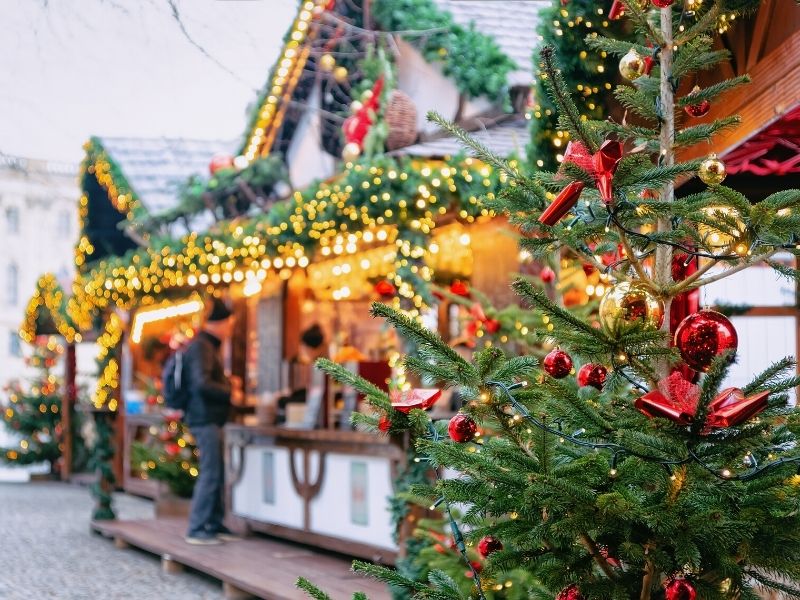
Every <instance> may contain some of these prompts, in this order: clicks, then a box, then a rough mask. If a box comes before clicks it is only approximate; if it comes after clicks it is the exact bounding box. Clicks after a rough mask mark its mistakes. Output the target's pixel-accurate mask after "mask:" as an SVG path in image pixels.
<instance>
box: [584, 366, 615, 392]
mask: <svg viewBox="0 0 800 600" xmlns="http://www.w3.org/2000/svg"><path fill="white" fill-rule="evenodd" d="M607 375H608V369H606V368H605V367H604V366H603V365H597V364H594V363H587V364H585V365H583V366H582V367H581V368H580V369H578V385H579V386H581V387H586V386H587V385H590V386H592V387H594V388H597V389H598V390H602V389H603V384H604V383H605V382H606V376H607Z"/></svg>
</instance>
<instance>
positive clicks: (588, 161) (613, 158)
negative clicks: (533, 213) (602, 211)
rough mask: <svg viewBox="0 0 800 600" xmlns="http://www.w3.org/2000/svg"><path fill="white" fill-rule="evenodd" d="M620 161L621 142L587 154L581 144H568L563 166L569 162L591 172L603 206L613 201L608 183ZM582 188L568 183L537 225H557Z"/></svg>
mask: <svg viewBox="0 0 800 600" xmlns="http://www.w3.org/2000/svg"><path fill="white" fill-rule="evenodd" d="M621 159H622V142H617V141H615V140H606V141H605V142H603V144H602V145H601V146H600V149H599V150H598V151H597V152H595V153H594V154H589V151H588V150H587V149H586V147H585V146H584V145H583V144H581V143H580V142H575V141H572V142H570V143H569V144H567V150H566V152H564V160H563V163H572V164H574V165H577V166H578V167H580V168H581V169H583V170H584V171H588V172H589V173H591V174H592V175H593V176H594V181H595V185H596V186H597V190H598V191H599V192H600V198H602V199H603V202H605V203H606V204H611V201H612V199H613V196H612V185H611V182H612V179H613V178H614V172H615V171H616V170H617V165H618V164H619V161H620V160H621ZM584 187H585V185H584V183H583V182H582V181H573V182H571V183H569V184H568V185H567V186H566V187H565V188H564V189H563V190H561V192H559V194H558V196H556V199H555V200H553V202H552V203H551V204H550V206H548V207H547V209H545V211H544V212H543V213H542V214H541V215H540V216H539V222H540V223H544V224H545V225H551V226H552V225H555V224H556V223H558V221H559V220H560V219H561V218H562V217H563V216H564V215H566V214H567V213H568V212H569V211H570V209H571V208H572V207H573V206H575V203H576V202H577V201H578V198H579V197H580V195H581V192H582V191H583V188H584Z"/></svg>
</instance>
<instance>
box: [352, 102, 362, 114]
mask: <svg viewBox="0 0 800 600" xmlns="http://www.w3.org/2000/svg"><path fill="white" fill-rule="evenodd" d="M362 108H364V105H363V104H362V103H361V101H360V100H353V101H352V102H351V103H350V112H351V113H352V114H354V115H355V114H358V113H359V112H360V111H361V109H362Z"/></svg>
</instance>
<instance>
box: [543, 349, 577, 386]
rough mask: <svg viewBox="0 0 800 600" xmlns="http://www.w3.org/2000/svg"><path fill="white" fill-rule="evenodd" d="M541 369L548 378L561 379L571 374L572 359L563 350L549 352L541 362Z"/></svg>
mask: <svg viewBox="0 0 800 600" xmlns="http://www.w3.org/2000/svg"><path fill="white" fill-rule="evenodd" d="M542 367H544V370H545V371H546V372H547V374H548V375H550V377H554V378H556V379H563V378H564V377H566V376H567V375H569V374H570V373H571V372H572V357H570V355H569V354H567V353H566V352H564V351H563V350H559V349H558V348H556V349H555V350H551V351H550V352H549V353H548V354H547V356H545V357H544V360H543V361H542Z"/></svg>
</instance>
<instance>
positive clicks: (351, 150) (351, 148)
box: [342, 142, 361, 162]
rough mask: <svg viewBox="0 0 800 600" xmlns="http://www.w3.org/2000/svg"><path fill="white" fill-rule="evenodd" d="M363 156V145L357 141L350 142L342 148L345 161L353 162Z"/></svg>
mask: <svg viewBox="0 0 800 600" xmlns="http://www.w3.org/2000/svg"><path fill="white" fill-rule="evenodd" d="M359 156H361V146H359V145H358V144H356V143H355V142H348V143H347V144H345V145H344V148H342V158H343V159H344V160H345V162H353V161H355V160H356V159H357V158H358V157H359Z"/></svg>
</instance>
